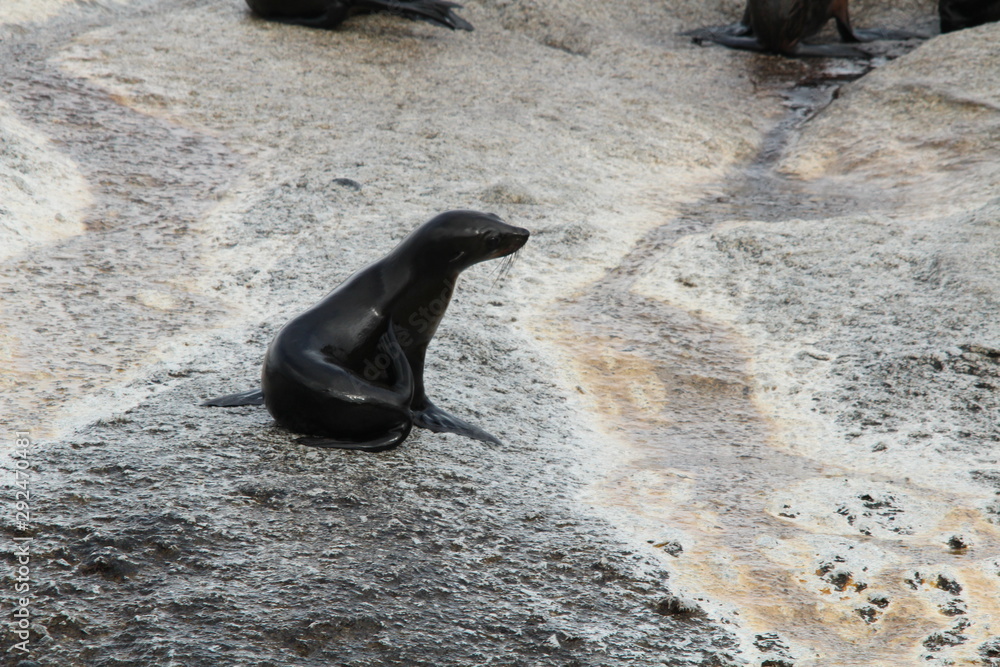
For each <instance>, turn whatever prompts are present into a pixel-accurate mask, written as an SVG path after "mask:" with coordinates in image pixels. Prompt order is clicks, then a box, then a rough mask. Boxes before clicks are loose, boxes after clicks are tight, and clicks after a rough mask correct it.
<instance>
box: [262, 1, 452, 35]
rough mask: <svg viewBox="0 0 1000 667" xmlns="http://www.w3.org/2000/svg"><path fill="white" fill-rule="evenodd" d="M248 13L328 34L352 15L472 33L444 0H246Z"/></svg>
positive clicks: (449, 3) (450, 3)
mask: <svg viewBox="0 0 1000 667" xmlns="http://www.w3.org/2000/svg"><path fill="white" fill-rule="evenodd" d="M247 4H248V5H249V6H250V9H251V10H252V11H253V12H254V13H255V14H257V15H258V16H260V17H261V18H265V19H267V20H269V21H276V22H278V23H290V24H293V25H301V26H306V27H307V28H319V29H322V30H331V29H333V28H336V27H337V26H339V25H340V24H341V23H343V22H344V20H346V19H347V18H348V17H350V16H353V15H355V14H370V13H375V12H387V13H390V14H397V15H399V16H402V17H404V18H407V19H410V20H415V21H425V22H427V23H431V24H433V25H436V26H440V27H442V28H450V29H451V30H472V24H471V23H469V22H468V21H466V20H465V19H463V18H462V17H461V16H459V15H458V14H455V13H454V12H453V11H452V10H454V9H461V7H462V6H461V5H459V4H456V3H454V2H448V0H298V1H294V2H289V0H247Z"/></svg>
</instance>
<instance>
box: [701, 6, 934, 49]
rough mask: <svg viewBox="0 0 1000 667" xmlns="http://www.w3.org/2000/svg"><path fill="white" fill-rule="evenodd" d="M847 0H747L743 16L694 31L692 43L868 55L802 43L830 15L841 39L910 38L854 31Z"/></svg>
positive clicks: (901, 34)
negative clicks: (728, 23)
mask: <svg viewBox="0 0 1000 667" xmlns="http://www.w3.org/2000/svg"><path fill="white" fill-rule="evenodd" d="M847 1H848V0H747V4H746V9H745V10H744V11H743V19H742V20H741V21H740V22H739V23H737V24H736V25H734V26H728V27H726V28H721V29H719V28H706V29H701V30H695V31H692V32H690V33H688V34H689V35H691V36H693V37H694V39H695V41H696V42H701V41H703V40H710V41H713V42H716V43H718V44H722V45H724V46H728V47H731V48H734V49H743V50H746V51H761V52H764V53H775V54H779V55H784V56H791V57H804V56H814V57H821V58H868V57H870V56H869V54H867V53H865V52H864V51H862V50H861V49H857V48H855V47H853V46H846V45H841V44H803V43H802V40H804V39H806V38H808V37H812V36H813V35H815V34H816V33H818V32H819V31H820V30H822V29H823V26H825V25H826V24H827V22H828V21H829V20H830V19H831V18H832V19H834V20H836V22H837V32H838V33H839V34H840V39H841V40H842V41H844V42H851V43H858V42H868V41H873V40H876V39H910V38H912V37H918V35H914V34H912V33H907V32H901V31H892V30H855V29H854V28H852V27H851V18H850V15H849V13H848V10H847Z"/></svg>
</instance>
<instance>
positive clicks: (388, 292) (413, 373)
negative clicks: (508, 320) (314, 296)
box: [205, 211, 528, 451]
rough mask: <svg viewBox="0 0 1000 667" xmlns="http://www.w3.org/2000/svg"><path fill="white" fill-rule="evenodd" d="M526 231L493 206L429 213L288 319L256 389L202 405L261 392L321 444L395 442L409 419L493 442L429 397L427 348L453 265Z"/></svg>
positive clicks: (515, 240) (251, 400) (496, 249)
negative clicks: (387, 248) (387, 250)
mask: <svg viewBox="0 0 1000 667" xmlns="http://www.w3.org/2000/svg"><path fill="white" fill-rule="evenodd" d="M527 240H528V231H527V230H525V229H521V228H519V227H513V226H511V225H508V224H506V223H505V222H503V221H502V220H500V218H498V217H497V216H495V215H493V214H489V213H478V212H475V211H451V212H448V213H443V214H441V215H439V216H437V217H435V218H433V219H432V220H430V221H428V222H426V223H424V224H423V225H421V226H420V227H418V228H417V229H416V230H414V231H413V232H412V233H411V234H410V235H409V236H407V237H406V239H404V240H403V241H402V242H401V243H400V244H399V245H398V246H397V247H396V248H395V249H394V250H393V251H392V252H390V253H389V254H388V255H386V256H385V257H383V258H382V259H380V260H378V261H377V262H375V263H373V264H371V265H369V266H367V267H365V268H364V269H361V270H360V271H358V272H357V273H355V274H354V275H353V276H351V277H350V278H348V279H347V280H346V281H345V282H344V283H343V284H341V285H340V286H339V287H337V288H336V289H335V290H333V292H331V293H330V294H328V295H327V296H326V298H324V299H323V300H322V301H320V302H319V303H318V304H316V305H315V306H313V307H312V308H310V309H309V310H307V311H305V312H304V313H302V314H301V315H299V316H298V317H295V318H294V319H292V320H291V321H290V322H288V323H287V324H286V325H285V326H284V327H283V328H282V329H281V330H280V331H279V332H278V334H277V336H275V338H274V340H273V341H272V342H271V345H270V346H269V347H268V350H267V353H266V355H265V357H264V366H263V369H262V372H261V383H262V388H261V390H255V391H249V392H243V393H241V394H233V395H230V396H223V397H221V398H217V399H213V400H211V401H208V402H206V403H205V405H214V406H222V407H229V406H234V405H251V404H255V405H259V404H260V403H262V402H263V403H264V404H265V405H266V406H267V409H268V412H270V413H271V416H273V417H274V419H275V421H277V422H278V424H280V425H282V426H284V427H286V428H288V429H290V430H292V431H295V432H297V433H303V434H306V435H308V436H311V437H309V438H303V439H302V440H301V441H302V442H305V443H306V444H312V445H317V446H323V447H339V448H344V449H363V450H367V451H381V450H385V449H391V448H392V447H395V446H397V445H399V444H400V443H401V442H402V441H403V440H404V439H405V438H406V436H407V435H408V434H409V432H410V429H411V428H412V427H413V426H417V427H421V428H426V429H430V430H432V431H437V432H450V433H458V434H460V435H465V436H468V437H471V438H476V439H479V440H483V441H486V442H493V443H498V444H499V441H497V439H496V438H494V437H493V436H492V435H490V434H489V433H486V432H485V431H483V430H481V429H479V428H477V427H475V426H472V425H471V424H468V423H466V422H464V421H462V420H460V419H457V418H455V417H452V416H451V415H449V414H448V413H446V412H444V411H443V410H441V409H439V408H437V407H436V406H435V405H434V404H433V403H431V402H430V400H429V399H428V398H427V394H426V392H425V391H424V380H423V374H424V357H425V355H426V353H427V345H428V344H429V343H430V341H431V338H432V337H433V336H434V332H435V331H436V330H437V327H438V324H439V323H440V322H441V318H442V316H443V315H444V312H445V309H446V308H447V307H448V303H449V302H450V301H451V296H452V292H453V291H454V289H455V283H456V281H457V280H458V275H459V273H461V272H462V271H463V270H465V269H466V268H468V267H470V266H472V265H473V264H477V263H479V262H482V261H485V260H489V259H496V258H498V257H504V256H508V255H511V254H512V253H514V252H516V251H517V250H519V249H520V248H521V246H523V245H524V244H525V242H526V241H527Z"/></svg>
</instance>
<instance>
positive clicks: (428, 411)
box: [413, 404, 503, 445]
mask: <svg viewBox="0 0 1000 667" xmlns="http://www.w3.org/2000/svg"><path fill="white" fill-rule="evenodd" d="M413 425H414V426H417V427H419V428H425V429H427V430H428V431H433V432H434V433H454V434H456V435H464V436H465V437H467V438H472V439H473V440H479V441H480V442H488V443H490V444H492V445H502V444H503V443H502V442H500V441H499V440H498V439H497V438H496V437H494V436H493V435H490V434H489V433H487V432H486V431H484V430H483V429H481V428H479V427H478V426H473V425H472V424H470V423H469V422H467V421H464V420H462V419H459V418H458V417H456V416H454V415H452V414H449V413H447V412H445V411H444V410H442V409H441V408H439V407H437V406H436V405H434V404H428V406H427V407H426V408H424V409H423V410H419V411H417V412H414V413H413Z"/></svg>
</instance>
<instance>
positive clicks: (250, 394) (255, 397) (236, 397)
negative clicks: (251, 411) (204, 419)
mask: <svg viewBox="0 0 1000 667" xmlns="http://www.w3.org/2000/svg"><path fill="white" fill-rule="evenodd" d="M238 405H264V392H263V391H261V390H260V389H251V390H250V391H241V392H240V393H238V394H229V395H227V396H219V397H218V398H213V399H211V400H208V401H205V402H204V403H202V406H207V407H213V408H234V407H236V406H238Z"/></svg>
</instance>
